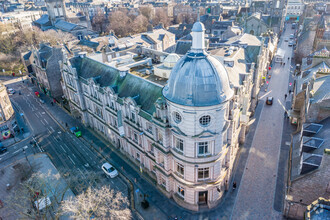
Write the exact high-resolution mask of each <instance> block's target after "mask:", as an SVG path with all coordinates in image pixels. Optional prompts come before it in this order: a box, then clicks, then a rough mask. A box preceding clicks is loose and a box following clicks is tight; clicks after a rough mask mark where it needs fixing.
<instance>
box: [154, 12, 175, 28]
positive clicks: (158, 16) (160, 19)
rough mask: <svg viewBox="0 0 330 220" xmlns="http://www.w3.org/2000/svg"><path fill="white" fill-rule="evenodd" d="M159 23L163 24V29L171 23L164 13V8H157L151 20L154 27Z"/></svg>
mask: <svg viewBox="0 0 330 220" xmlns="http://www.w3.org/2000/svg"><path fill="white" fill-rule="evenodd" d="M159 23H163V24H164V26H165V27H168V26H169V25H170V23H171V21H170V19H169V17H168V15H167V13H166V9H164V8H157V9H156V12H155V16H154V18H153V19H152V24H153V25H154V26H156V25H158V24H159Z"/></svg>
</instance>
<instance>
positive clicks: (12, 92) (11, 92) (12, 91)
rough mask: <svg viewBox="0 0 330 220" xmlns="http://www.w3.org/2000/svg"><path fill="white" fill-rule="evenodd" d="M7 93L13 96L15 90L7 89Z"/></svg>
mask: <svg viewBox="0 0 330 220" xmlns="http://www.w3.org/2000/svg"><path fill="white" fill-rule="evenodd" d="M8 92H9V93H10V94H15V92H16V91H15V90H14V89H8Z"/></svg>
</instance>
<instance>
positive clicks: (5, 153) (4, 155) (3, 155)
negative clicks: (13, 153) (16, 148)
mask: <svg viewBox="0 0 330 220" xmlns="http://www.w3.org/2000/svg"><path fill="white" fill-rule="evenodd" d="M8 153H9V152H8V151H7V152H6V153H4V154H2V157H3V156H5V155H6V154H8ZM1 159H2V158H0V160H1Z"/></svg>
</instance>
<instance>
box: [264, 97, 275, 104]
mask: <svg viewBox="0 0 330 220" xmlns="http://www.w3.org/2000/svg"><path fill="white" fill-rule="evenodd" d="M273 99H274V98H273V97H271V96H269V97H267V100H266V104H267V105H272V104H273Z"/></svg>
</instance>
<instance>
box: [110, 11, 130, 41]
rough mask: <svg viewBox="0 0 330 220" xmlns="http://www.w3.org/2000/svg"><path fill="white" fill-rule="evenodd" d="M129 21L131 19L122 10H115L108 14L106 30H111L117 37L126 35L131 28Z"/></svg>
mask: <svg viewBox="0 0 330 220" xmlns="http://www.w3.org/2000/svg"><path fill="white" fill-rule="evenodd" d="M131 22H132V21H131V19H130V18H129V17H128V16H127V14H125V13H124V12H123V11H121V10H118V11H115V12H113V13H111V14H110V16H109V26H108V31H110V30H113V31H114V32H115V33H116V35H117V36H119V37H124V36H127V35H129V34H130V32H131V29H132V27H131Z"/></svg>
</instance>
